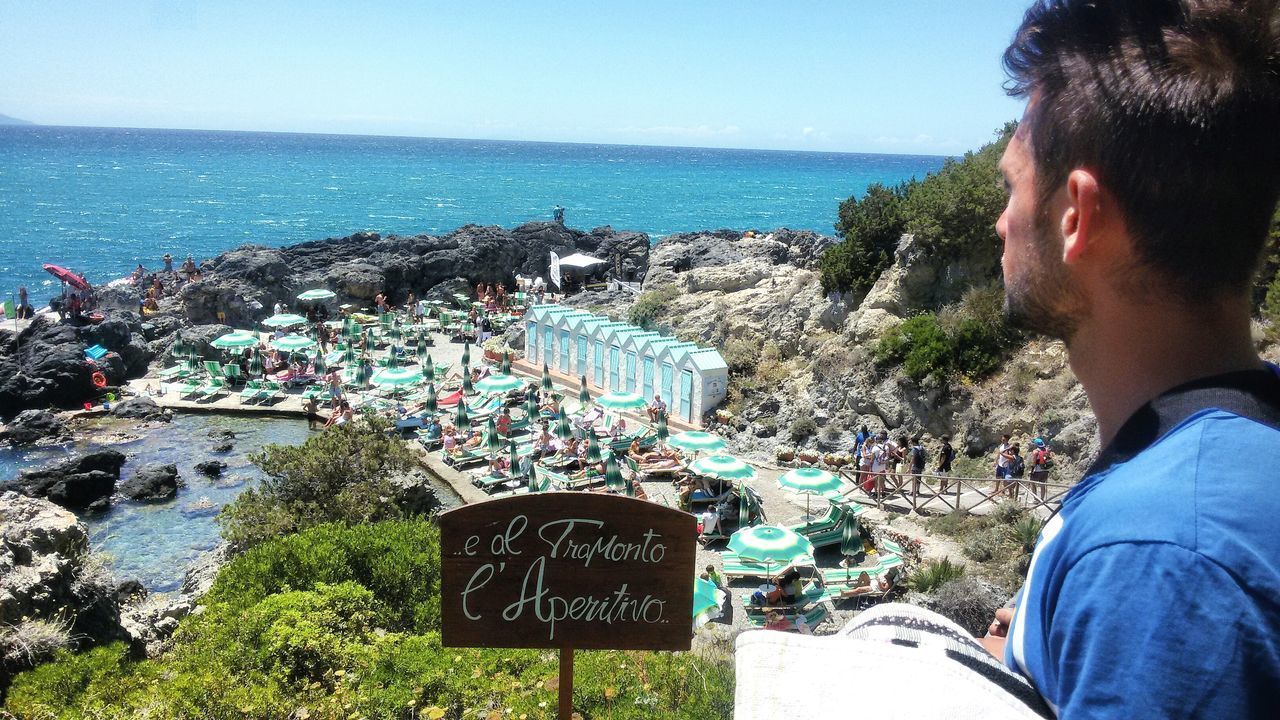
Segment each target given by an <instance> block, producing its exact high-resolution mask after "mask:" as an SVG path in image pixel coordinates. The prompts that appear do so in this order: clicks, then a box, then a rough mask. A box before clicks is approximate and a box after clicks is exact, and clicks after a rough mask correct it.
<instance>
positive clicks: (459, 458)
mask: <svg viewBox="0 0 1280 720" xmlns="http://www.w3.org/2000/svg"><path fill="white" fill-rule="evenodd" d="M442 459H443V460H444V464H445V465H449V466H452V467H453V468H454V469H456V470H461V469H462V468H466V467H473V466H475V465H479V464H483V463H487V462H489V453H487V452H485V451H484V450H483V449H480V448H458V449H457V450H455V451H454V452H452V453H443V458H442Z"/></svg>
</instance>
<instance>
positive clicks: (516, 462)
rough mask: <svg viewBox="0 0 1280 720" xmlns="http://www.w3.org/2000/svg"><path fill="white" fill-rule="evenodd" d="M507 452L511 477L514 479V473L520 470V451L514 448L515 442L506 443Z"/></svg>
mask: <svg viewBox="0 0 1280 720" xmlns="http://www.w3.org/2000/svg"><path fill="white" fill-rule="evenodd" d="M507 451H508V452H509V453H510V458H509V459H510V461H511V471H510V472H511V477H515V476H516V472H517V471H518V470H519V469H520V450H519V448H517V447H516V441H515V440H509V441H507Z"/></svg>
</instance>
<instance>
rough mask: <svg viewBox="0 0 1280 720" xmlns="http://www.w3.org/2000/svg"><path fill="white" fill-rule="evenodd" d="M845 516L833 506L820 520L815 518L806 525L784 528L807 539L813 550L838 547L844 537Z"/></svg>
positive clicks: (797, 524)
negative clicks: (829, 546) (830, 546)
mask: <svg viewBox="0 0 1280 720" xmlns="http://www.w3.org/2000/svg"><path fill="white" fill-rule="evenodd" d="M845 515H846V513H845V510H844V508H842V507H840V506H838V505H834V504H833V505H831V506H830V507H829V508H828V509H827V514H826V515H823V516H822V517H820V518H815V519H814V520H812V521H810V522H807V523H806V522H799V523H793V524H791V525H787V526H785V527H786V528H787V529H788V530H793V531H795V532H796V533H797V534H799V535H802V536H804V537H806V538H808V539H809V542H811V543H813V547H814V548H815V549H816V548H821V547H826V546H828V545H839V544H840V541H841V540H842V539H843V537H844V518H845Z"/></svg>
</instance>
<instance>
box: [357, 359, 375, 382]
mask: <svg viewBox="0 0 1280 720" xmlns="http://www.w3.org/2000/svg"><path fill="white" fill-rule="evenodd" d="M371 382H373V366H372V365H369V364H366V363H363V362H362V363H360V367H359V368H357V369H356V384H358V385H368V384H369V383H371Z"/></svg>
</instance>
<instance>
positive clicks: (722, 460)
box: [673, 438, 756, 480]
mask: <svg viewBox="0 0 1280 720" xmlns="http://www.w3.org/2000/svg"><path fill="white" fill-rule="evenodd" d="M673 439H674V438H673ZM689 471H690V472H693V473H697V474H698V475H707V476H709V477H715V478H720V479H721V480H754V479H755V478H756V469H755V468H753V467H751V466H750V465H748V464H746V463H744V462H742V461H741V460H739V459H738V458H736V457H733V456H731V455H708V456H707V457H704V458H699V459H697V460H694V461H693V462H691V463H689Z"/></svg>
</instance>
